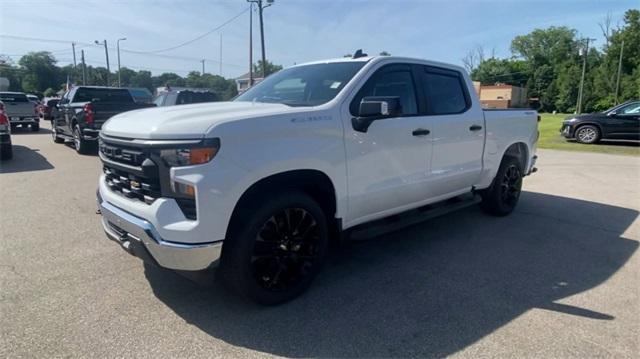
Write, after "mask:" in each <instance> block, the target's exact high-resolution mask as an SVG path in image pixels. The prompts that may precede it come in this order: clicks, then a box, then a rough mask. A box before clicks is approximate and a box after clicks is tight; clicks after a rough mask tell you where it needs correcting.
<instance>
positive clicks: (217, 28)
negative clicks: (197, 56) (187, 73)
mask: <svg viewBox="0 0 640 359" xmlns="http://www.w3.org/2000/svg"><path fill="white" fill-rule="evenodd" d="M247 11H249V8H246V9H244V10H242V11H241V12H240V13H239V14H237V15H236V16H234V17H232V18H230V19H229V20H227V21H225V22H223V23H222V24H221V25H219V26H217V27H215V28H213V29H211V30H209V31H207V32H205V33H204V34H202V35H200V36H197V37H195V38H193V39H191V40H188V41H185V42H183V43H181V44H179V45H176V46H171V47H167V48H165V49H160V50H153V51H132V50H128V51H131V52H135V53H139V54H152V53H158V52H166V51H170V50H175V49H177V48H180V47H183V46H186V45H189V44H191V43H193V42H196V41H198V40H200V39H202V38H203V37H206V36H207V35H210V34H212V33H214V32H216V31H218V30H220V29H222V28H223V27H224V26H226V25H227V24H229V23H231V22H232V21H233V20H235V19H237V18H239V17H240V16H242V15H243V14H244V13H246V12H247Z"/></svg>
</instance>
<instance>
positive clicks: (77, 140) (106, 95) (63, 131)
mask: <svg viewBox="0 0 640 359" xmlns="http://www.w3.org/2000/svg"><path fill="white" fill-rule="evenodd" d="M154 106H155V105H154V104H145V103H136V102H135V101H134V100H133V97H131V94H130V93H129V91H128V90H127V89H124V88H117V87H99V86H79V87H74V88H73V89H71V90H70V91H69V92H67V93H66V94H65V95H64V96H63V97H62V99H61V100H60V102H59V103H58V110H59V113H58V115H57V116H56V117H55V118H54V119H53V120H52V124H51V127H52V133H51V134H52V136H53V141H54V142H56V143H63V142H65V141H67V140H68V141H73V144H74V147H75V149H76V151H77V152H78V153H82V154H86V153H89V152H91V151H93V150H95V149H96V148H97V146H96V143H97V139H98V134H99V133H100V128H101V127H102V124H103V123H105V122H106V121H107V120H108V119H109V118H111V117H112V116H115V115H117V114H119V113H122V112H126V111H131V110H136V109H141V108H146V107H154Z"/></svg>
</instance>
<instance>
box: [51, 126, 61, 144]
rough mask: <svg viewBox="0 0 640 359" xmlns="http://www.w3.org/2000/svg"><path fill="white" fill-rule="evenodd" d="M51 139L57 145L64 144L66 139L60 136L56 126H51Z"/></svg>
mask: <svg viewBox="0 0 640 359" xmlns="http://www.w3.org/2000/svg"><path fill="white" fill-rule="evenodd" d="M51 137H52V138H53V142H55V143H64V138H62V137H60V136H59V135H58V129H57V128H56V126H51Z"/></svg>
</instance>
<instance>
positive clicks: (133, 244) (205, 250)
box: [98, 195, 222, 271]
mask: <svg viewBox="0 0 640 359" xmlns="http://www.w3.org/2000/svg"><path fill="white" fill-rule="evenodd" d="M98 207H99V209H100V212H101V214H102V226H103V227H104V231H105V233H106V234H107V237H109V239H111V240H113V241H115V242H117V243H118V244H120V246H121V247H122V248H123V249H124V250H126V251H127V252H128V253H130V254H133V255H135V256H136V257H139V258H141V259H143V260H145V261H152V262H155V264H157V265H159V266H161V267H164V268H168V269H175V270H186V271H196V270H202V269H206V268H208V267H210V266H211V265H212V263H214V262H215V261H217V260H218V259H219V258H220V254H221V251H222V241H217V242H213V243H204V244H181V243H174V242H167V241H165V240H163V239H162V238H160V235H159V234H158V232H157V231H156V229H155V228H154V227H153V225H152V224H151V223H149V222H147V221H145V220H144V219H142V218H139V217H136V216H134V215H132V214H130V213H128V212H125V211H123V210H122V209H120V208H118V207H116V206H114V205H112V204H110V203H108V202H106V201H103V200H102V199H101V198H100V195H98Z"/></svg>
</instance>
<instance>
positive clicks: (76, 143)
mask: <svg viewBox="0 0 640 359" xmlns="http://www.w3.org/2000/svg"><path fill="white" fill-rule="evenodd" d="M73 147H75V149H76V152H78V153H79V154H82V155H86V154H88V153H89V152H91V144H90V143H89V142H88V141H87V140H85V139H84V138H82V132H81V131H80V126H78V125H76V126H75V127H74V128H73Z"/></svg>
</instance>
